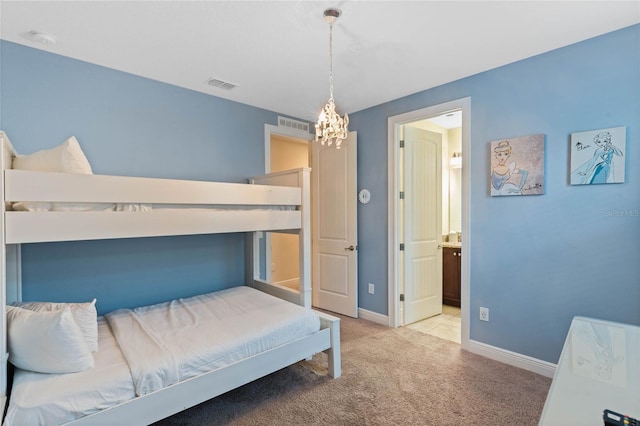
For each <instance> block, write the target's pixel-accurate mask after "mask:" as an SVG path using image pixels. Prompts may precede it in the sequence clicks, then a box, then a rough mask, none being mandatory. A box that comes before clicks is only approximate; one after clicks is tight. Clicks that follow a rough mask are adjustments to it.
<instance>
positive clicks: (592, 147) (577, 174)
mask: <svg viewBox="0 0 640 426" xmlns="http://www.w3.org/2000/svg"><path fill="white" fill-rule="evenodd" d="M626 130H627V129H626V127H613V128H610V129H600V130H592V131H588V132H579V133H572V134H571V185H594V184H602V183H623V182H624V174H625V171H624V163H625V145H626Z"/></svg>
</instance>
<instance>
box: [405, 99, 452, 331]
mask: <svg viewBox="0 0 640 426" xmlns="http://www.w3.org/2000/svg"><path fill="white" fill-rule="evenodd" d="M414 129H419V130H418V131H420V132H422V133H419V134H423V135H424V134H425V133H426V132H428V133H426V135H427V136H428V135H430V134H431V135H432V136H431V139H435V140H437V141H438V142H439V144H440V145H441V146H440V149H439V152H440V155H439V158H438V159H437V160H438V161H437V163H438V164H437V166H439V167H433V169H434V172H435V173H439V174H440V175H439V176H438V177H437V178H438V179H437V180H439V182H440V185H439V187H438V188H437V192H439V194H437V196H435V195H434V194H433V193H434V192H436V191H430V192H429V193H428V194H429V195H430V197H431V198H432V200H425V201H426V203H427V204H428V205H433V206H435V207H436V208H438V209H440V211H439V212H438V213H439V215H438V216H439V218H438V220H435V219H434V218H432V217H430V216H429V215H424V214H422V215H420V216H419V219H418V220H430V221H432V222H433V223H434V226H437V229H436V234H437V236H438V237H439V238H438V241H437V246H436V251H435V253H436V254H437V256H434V260H435V261H437V262H438V264H437V267H434V268H433V273H434V275H435V274H437V275H438V276H437V277H434V276H426V277H425V278H424V279H425V280H431V281H432V282H433V283H434V285H435V286H437V287H438V288H437V291H435V292H433V293H432V294H434V295H435V296H434V297H437V305H439V306H437V307H435V308H434V309H433V310H432V311H431V312H427V311H425V312H423V313H422V314H421V315H419V316H417V317H416V316H415V315H413V316H410V315H407V314H406V313H405V314H404V315H401V316H400V317H401V320H403V325H405V326H407V327H409V328H411V329H414V330H416V331H420V332H421V333H425V334H429V335H432V336H435V337H439V338H441V339H445V340H449V341H452V342H455V343H460V342H461V339H460V336H461V313H460V293H461V292H460V288H461V284H460V266H461V259H462V249H461V248H462V247H461V241H462V240H461V235H462V225H461V222H462V211H461V202H462V200H461V187H460V184H461V168H462V162H461V160H462V156H461V151H462V110H461V109H458V110H453V111H448V112H446V113H444V114H441V115H437V116H434V117H429V118H425V119H421V120H418V121H414V122H411V123H406V124H405V125H403V129H402V130H403V132H402V133H403V139H404V140H405V147H404V149H405V150H406V149H407V148H408V144H409V143H411V142H409V141H408V139H410V138H411V135H412V134H413V133H412V132H416V130H414ZM414 161H415V160H414ZM402 163H403V162H401V164H402ZM402 168H403V169H405V171H404V173H403V175H404V176H405V179H403V180H404V181H405V184H404V189H406V188H407V185H406V181H407V180H408V179H407V178H406V173H407V170H406V165H405V164H402ZM423 174H424V173H423ZM419 178H420V180H421V181H423V180H424V177H423V176H419ZM434 181H436V179H434ZM422 185H424V184H422ZM410 198H411V194H409V195H408V196H405V200H407V201H409V200H410ZM401 202H402V201H401ZM409 204H410V201H409ZM403 209H404V210H406V209H407V203H405V205H404V206H403ZM405 216H406V215H405ZM431 216H435V215H431ZM409 218H411V216H409ZM410 220H411V219H410ZM414 226H415V225H414ZM405 235H406V233H405ZM406 245H407V244H406V240H405V246H406ZM406 254H407V250H406V248H405V251H404V253H401V256H403V255H404V256H406ZM403 264H405V265H406V264H407V262H403ZM401 275H402V276H405V277H406V276H407V274H406V270H405V271H403V273H402V274H401ZM406 279H407V278H405V279H404V280H401V283H400V285H401V287H402V284H403V282H402V281H404V282H406ZM405 292H406V285H405V290H404V291H403V293H405ZM407 299H409V298H405V300H407ZM403 305H404V304H403V303H402V302H401V306H400V309H401V312H402V311H404V310H405V309H406V308H407V307H406V305H405V306H403Z"/></svg>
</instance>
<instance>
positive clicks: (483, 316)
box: [480, 306, 489, 321]
mask: <svg viewBox="0 0 640 426" xmlns="http://www.w3.org/2000/svg"><path fill="white" fill-rule="evenodd" d="M480 321H489V308H483V307H482V306H480Z"/></svg>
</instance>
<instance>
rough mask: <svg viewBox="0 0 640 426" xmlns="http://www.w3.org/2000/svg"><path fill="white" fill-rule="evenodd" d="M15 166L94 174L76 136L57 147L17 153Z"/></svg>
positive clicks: (21, 168)
mask: <svg viewBox="0 0 640 426" xmlns="http://www.w3.org/2000/svg"><path fill="white" fill-rule="evenodd" d="M13 168H14V169H18V170H32V171H37V172H62V173H79V174H85V175H91V174H93V170H91V165H90V164H89V161H88V160H87V157H85V155H84V152H82V148H80V144H79V143H78V140H77V139H76V138H75V136H71V137H70V138H69V139H67V140H66V141H64V142H63V143H62V144H61V145H58V146H56V147H55V148H51V149H44V150H42V151H38V152H34V153H33V154H29V155H17V156H16V157H15V158H14V159H13Z"/></svg>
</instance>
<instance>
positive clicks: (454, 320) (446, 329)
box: [407, 305, 460, 343]
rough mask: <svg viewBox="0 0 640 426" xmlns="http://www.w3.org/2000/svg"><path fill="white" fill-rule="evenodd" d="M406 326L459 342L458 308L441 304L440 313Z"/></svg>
mask: <svg viewBox="0 0 640 426" xmlns="http://www.w3.org/2000/svg"><path fill="white" fill-rule="evenodd" d="M407 327H409V328H411V329H413V330H416V331H419V332H421V333H424V334H429V335H431V336H435V337H439V338H441V339H445V340H450V341H452V342H456V343H460V308H456V307H455V306H448V305H442V314H440V315H436V316H435V317H431V318H427V319H425V320H422V321H418V322H415V323H413V324H409V325H408V326H407Z"/></svg>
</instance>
